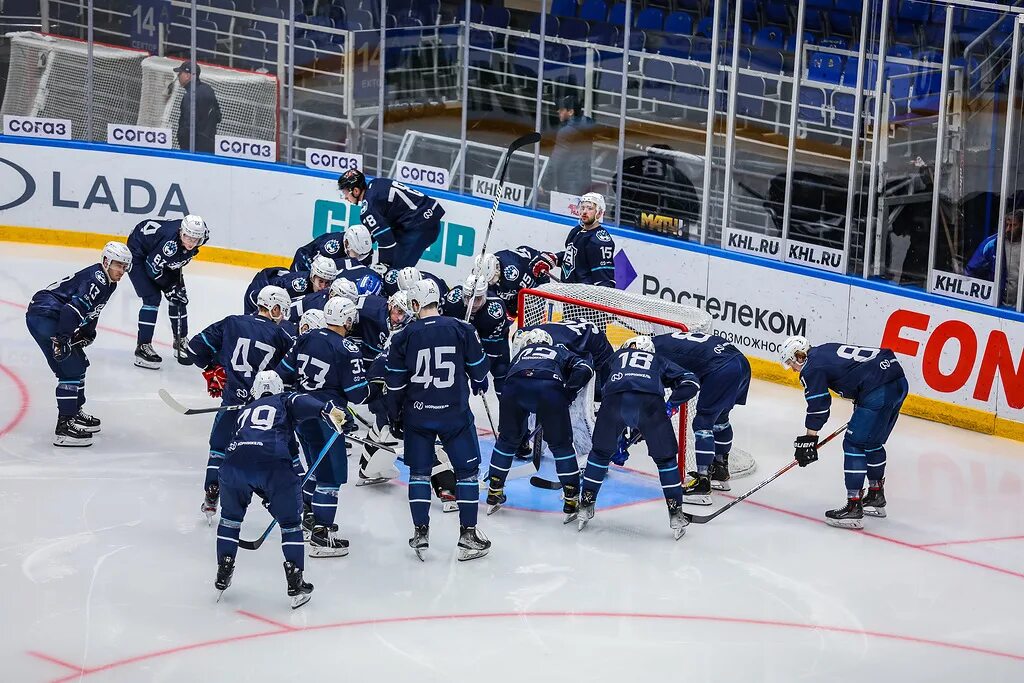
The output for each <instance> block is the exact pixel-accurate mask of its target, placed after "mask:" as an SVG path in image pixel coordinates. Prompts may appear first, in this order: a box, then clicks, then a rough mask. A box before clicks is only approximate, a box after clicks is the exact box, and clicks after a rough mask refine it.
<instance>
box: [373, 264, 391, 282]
mask: <svg viewBox="0 0 1024 683" xmlns="http://www.w3.org/2000/svg"><path fill="white" fill-rule="evenodd" d="M370 270H372V271H373V272H375V273H377V275H380V277H381V279H383V278H384V276H385V275H386V274H387V272H388V271H389V270H391V266H390V265H388V264H387V263H374V264H373V265H372V266H370Z"/></svg>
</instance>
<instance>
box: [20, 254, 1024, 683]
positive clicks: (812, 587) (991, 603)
mask: <svg viewBox="0 0 1024 683" xmlns="http://www.w3.org/2000/svg"><path fill="white" fill-rule="evenodd" d="M0 252H2V255H0V281H2V284H3V286H2V295H0V323H2V324H0V518H2V519H3V520H4V522H3V524H2V525H0V586H2V591H0V595H2V597H0V624H2V626H3V628H2V631H3V634H4V635H3V638H0V662H2V664H0V672H2V673H0V680H3V681H10V682H19V683H20V682H22V681H74V680H84V679H88V680H97V681H156V680H158V681H198V680H211V679H213V680H220V681H243V680H274V681H290V680H306V681H309V680H317V679H323V680H378V681H424V680H430V681H459V680H464V679H465V678H466V677H467V676H469V677H472V678H473V679H476V680H481V681H487V682H491V681H522V680H527V679H533V680H556V679H559V680H574V681H591V680H594V681H619V680H623V679H628V678H630V677H632V676H636V677H637V678H638V679H644V680H647V679H655V680H656V679H662V680H664V679H667V678H671V679H672V680H682V681H687V683H689V682H697V681H778V682H789V681H797V680H799V681H851V680H870V681H963V680H976V681H979V682H981V681H984V682H986V683H988V682H1001V681H1006V682H1012V681H1017V682H1019V681H1024V617H1022V613H1024V506H1022V504H1021V503H1022V500H1024V446H1022V444H1020V443H1018V442H1014V441H1009V440H1004V439H1000V438H995V437H989V436H984V435H980V434H976V433H972V432H967V431H962V430H959V429H955V428H952V427H947V426H944V425H940V424H936V423H932V422H927V421H923V420H919V419H915V418H910V417H903V418H901V420H900V422H899V424H898V425H897V427H896V430H895V433H894V436H893V438H892V439H891V441H890V442H889V447H888V449H887V450H888V473H887V486H886V488H887V496H888V498H889V506H888V512H889V517H888V518H887V519H881V520H879V519H872V518H868V519H866V520H865V530H864V531H863V532H853V531H847V530H840V529H834V528H831V527H828V526H826V525H825V524H824V523H823V522H822V513H823V511H824V510H826V509H829V508H833V507H837V506H839V505H841V504H842V503H843V502H844V496H845V490H844V486H843V478H842V477H843V475H842V469H843V467H842V449H841V448H840V447H839V443H838V440H837V441H836V442H833V444H830V445H829V446H826V447H824V448H823V449H822V455H821V460H820V462H818V463H816V464H814V465H812V466H810V467H808V468H806V469H794V470H792V471H790V472H789V473H787V474H786V475H784V476H783V477H781V478H779V479H778V480H777V481H775V482H773V483H772V484H770V485H769V486H767V487H765V488H764V489H763V490H761V491H759V492H758V493H757V494H756V495H755V496H753V497H752V498H751V499H750V500H748V501H747V502H744V503H742V504H740V505H738V506H736V507H735V508H734V509H732V510H730V511H729V512H728V513H726V514H724V515H722V516H721V517H719V518H717V519H716V520H715V521H713V522H711V523H709V524H707V525H702V526H698V525H691V526H690V527H689V528H688V530H687V534H686V535H685V536H684V537H683V538H682V539H681V540H679V541H678V542H675V541H673V540H672V535H671V532H670V530H669V527H668V517H667V514H666V513H665V510H664V504H663V502H661V501H660V490H659V489H658V486H657V480H656V479H654V478H652V477H651V475H650V474H649V473H650V472H653V471H654V468H653V464H652V463H651V462H650V461H649V460H647V458H646V456H645V455H644V453H643V449H642V448H637V449H635V452H634V454H633V456H632V458H631V460H630V462H629V463H628V464H629V466H630V467H631V468H634V469H635V470H639V471H626V470H621V469H619V470H616V469H615V468H613V472H612V473H611V475H610V483H609V487H610V488H609V490H614V489H616V488H617V490H619V491H622V492H624V493H622V496H623V499H622V500H623V501H625V502H620V501H619V499H618V498H616V497H615V496H613V495H610V494H609V499H608V500H605V498H604V492H602V500H599V503H598V513H597V516H596V517H595V519H594V520H593V521H592V522H591V523H590V525H589V526H588V528H587V529H586V530H585V531H584V532H583V533H578V532H577V531H576V528H575V525H570V526H563V525H562V524H561V519H560V515H558V514H553V513H551V512H550V511H553V510H556V509H557V508H558V507H559V506H560V504H559V502H558V494H557V492H552V491H544V490H540V489H532V488H530V487H529V486H528V484H527V481H526V480H525V479H521V480H517V481H515V482H513V483H511V484H510V485H509V487H508V493H509V496H510V507H508V508H506V509H503V510H501V511H500V512H499V513H498V514H496V515H494V516H492V517H484V516H483V515H481V522H480V527H481V529H483V531H484V532H485V533H486V534H487V535H488V536H489V538H490V539H491V541H492V542H493V547H492V549H491V553H490V555H489V556H487V557H486V558H483V559H481V560H477V561H474V562H468V563H458V562H457V561H456V560H455V552H454V550H455V543H456V540H457V535H458V520H457V519H456V515H442V513H441V510H440V506H439V505H437V504H435V507H434V508H433V510H432V513H431V514H432V532H433V533H432V535H431V541H432V544H431V551H430V556H429V558H428V561H427V562H425V563H421V562H419V561H418V560H417V559H416V558H415V556H414V555H413V553H412V552H411V551H410V549H409V548H408V546H407V544H406V541H407V539H408V537H409V535H410V532H411V528H412V527H411V521H410V518H409V510H408V506H407V502H406V489H405V487H404V486H403V485H402V484H400V483H391V484H388V485H384V486H378V487H364V488H356V487H355V486H353V485H352V484H349V485H347V486H345V487H344V488H343V489H342V495H341V505H340V509H339V516H338V521H339V523H340V524H341V528H342V531H343V532H344V534H345V536H346V537H347V538H348V539H349V540H350V541H351V552H350V554H349V556H347V557H344V558H331V559H307V562H306V578H307V579H308V580H309V581H311V582H312V583H313V584H315V586H316V589H315V592H314V593H313V599H312V600H311V601H310V602H309V603H308V604H307V605H306V606H304V607H302V608H301V609H299V610H296V611H292V610H291V609H290V607H289V603H288V599H287V597H286V595H285V582H284V576H283V572H282V569H281V562H282V557H281V553H280V546H279V545H278V543H277V541H278V538H279V536H278V534H277V532H276V531H275V532H274V534H273V535H272V536H271V537H270V539H268V542H267V543H266V544H265V545H264V546H263V547H262V548H261V549H260V550H258V551H256V552H246V551H239V552H240V554H239V557H238V568H237V570H236V572H235V577H234V582H233V585H232V586H231V588H230V589H229V590H228V591H227V592H226V593H225V594H224V596H223V599H222V600H221V601H220V602H219V603H217V602H216V597H217V592H216V591H215V590H214V588H213V578H214V574H215V569H216V562H215V552H214V539H215V527H210V526H207V524H206V521H205V519H204V518H203V516H202V515H201V514H200V512H199V503H200V500H201V498H202V490H201V489H202V478H203V471H204V468H205V466H206V457H207V437H208V432H209V426H210V420H211V418H210V416H196V417H184V416H181V415H178V414H175V413H173V412H172V411H170V410H169V409H168V408H167V407H166V406H165V405H164V404H163V403H162V402H161V401H160V400H159V399H158V398H157V395H156V392H157V390H158V389H159V388H160V387H166V388H167V389H168V390H169V391H171V393H173V394H174V395H176V396H178V397H179V398H180V399H182V400H187V401H188V402H190V403H193V404H200V405H211V404H213V400H212V399H210V398H208V397H207V396H206V395H205V391H204V388H205V387H204V383H203V380H202V377H201V375H200V373H199V371H198V370H197V369H196V368H193V367H180V366H178V365H177V364H175V363H174V362H173V361H172V360H170V358H169V354H168V353H165V352H167V351H168V346H167V343H168V341H169V327H168V325H167V318H166V308H164V310H162V311H161V318H160V321H159V323H158V327H157V341H158V345H157V350H158V352H161V353H163V354H164V356H165V363H164V367H163V368H162V369H161V370H160V371H158V372H153V371H148V370H142V369H139V368H136V367H134V366H133V365H132V351H133V349H134V344H135V341H134V339H135V319H136V314H137V311H138V307H139V305H140V302H139V300H138V298H137V297H136V296H135V294H134V292H133V290H132V288H131V285H130V283H128V282H127V279H126V280H125V281H124V282H123V283H122V285H121V287H119V291H117V292H116V293H115V295H114V296H113V297H112V300H111V302H110V304H109V305H108V306H107V308H106V309H105V310H104V312H103V315H102V317H101V319H100V329H99V335H98V338H97V340H96V343H95V344H94V345H93V346H91V347H90V348H89V351H88V354H89V358H90V360H91V363H92V364H91V367H90V369H89V374H88V389H87V394H88V398H89V403H88V405H87V407H86V409H87V410H88V411H89V412H90V413H92V414H95V415H96V416H97V417H100V418H101V419H102V420H103V431H102V432H101V433H100V434H99V435H97V438H96V439H95V444H94V445H93V446H92V447H91V448H88V449H58V448H55V447H53V446H51V445H50V440H51V437H52V434H53V426H54V421H55V410H54V398H53V389H54V378H53V377H52V375H51V374H50V372H49V370H48V369H47V367H46V365H45V363H44V360H43V358H42V356H41V354H40V353H39V351H38V348H37V347H36V346H35V345H34V343H33V342H32V340H31V338H30V336H29V335H28V332H27V330H26V328H25V323H24V314H25V305H26V304H27V302H28V300H29V299H30V297H31V295H32V293H33V292H34V291H36V290H37V289H40V288H42V287H44V286H45V285H47V284H48V283H50V282H52V281H55V280H57V279H59V278H61V277H64V276H66V275H69V274H71V273H73V272H74V271H76V270H78V269H80V268H82V267H84V266H85V265H88V264H90V263H93V262H95V261H96V260H97V254H96V253H95V252H94V251H92V250H84V249H70V248H59V247H38V246H22V245H14V244H11V243H3V246H2V249H0ZM250 277H251V271H250V270H247V269H242V268H236V267H231V266H222V265H213V264H208V263H194V264H192V265H190V266H189V267H188V271H187V279H188V283H189V293H190V297H191V299H192V303H191V305H190V320H191V327H192V331H193V332H196V331H198V330H200V329H201V328H202V327H204V326H205V325H206V324H208V323H210V322H213V321H214V320H216V319H219V318H220V317H222V316H224V315H227V314H229V313H235V312H239V309H240V303H241V296H242V292H243V291H244V288H245V285H246V284H247V282H248V280H249V278H250ZM811 341H812V343H814V342H815V341H818V342H822V341H827V340H811ZM911 390H912V391H913V387H912V388H911ZM491 404H492V409H494V410H496V408H497V403H496V401H495V400H494V397H493V395H492V396H491ZM476 409H477V413H478V418H477V425H478V427H479V428H480V430H481V445H482V450H483V451H484V452H485V454H489V450H490V448H489V447H490V444H491V443H492V438H491V436H490V434H489V432H488V430H486V425H487V422H486V419H485V418H484V417H483V415H482V410H480V409H479V405H477V406H476ZM803 411H804V408H803V400H802V396H801V394H800V393H799V392H798V391H795V390H793V389H790V388H786V387H782V386H778V385H773V384H767V383H764V382H759V381H755V383H754V385H753V387H752V390H751V392H750V401H749V403H748V405H747V406H746V407H745V408H738V409H737V410H735V411H734V412H733V423H734V425H735V430H736V437H735V439H736V443H737V445H738V446H741V447H742V448H744V449H745V450H747V451H749V452H751V453H752V454H753V455H754V456H755V458H756V459H757V461H758V463H759V469H758V471H757V472H755V473H754V474H753V475H752V476H750V477H746V478H743V479H737V480H734V481H733V491H732V493H733V494H739V493H742V492H744V491H746V490H747V489H748V488H749V487H751V486H753V485H754V484H756V483H757V482H759V481H761V480H762V479H763V478H765V477H767V476H768V475H769V474H770V473H771V472H773V471H774V470H776V469H778V468H779V467H781V466H783V465H784V464H785V463H786V462H788V461H789V459H790V458H791V456H792V439H793V436H794V435H796V434H798V433H800V432H801V430H802V420H803ZM850 411H851V407H850V405H849V404H848V403H846V402H842V401H839V402H837V403H836V404H835V407H834V411H833V416H832V419H831V420H830V422H829V426H827V427H826V432H827V431H831V430H830V429H829V428H830V427H831V429H834V428H835V427H836V426H838V425H840V424H842V421H845V419H846V418H847V417H848V416H849V414H850ZM485 458H486V455H485ZM354 473H355V464H354V463H353V464H352V465H350V476H352V475H354ZM645 492H646V493H645ZM645 496H646V498H645ZM716 500H717V501H719V503H716V505H717V504H720V503H724V502H727V501H728V500H729V499H728V498H727V497H726V496H724V495H719V494H716ZM645 501H646V502H645ZM602 503H604V504H605V507H602ZM694 512H699V513H700V514H707V512H708V509H707V508H700V509H695V510H694ZM267 523H269V516H268V515H267V514H266V513H265V512H264V511H263V509H262V508H260V507H259V506H258V505H256V506H255V507H253V508H251V509H250V514H249V516H248V518H247V519H246V523H245V526H244V527H243V530H242V536H243V537H244V538H253V537H255V536H257V535H258V534H259V533H260V532H261V531H262V529H263V528H265V526H266V524H267Z"/></svg>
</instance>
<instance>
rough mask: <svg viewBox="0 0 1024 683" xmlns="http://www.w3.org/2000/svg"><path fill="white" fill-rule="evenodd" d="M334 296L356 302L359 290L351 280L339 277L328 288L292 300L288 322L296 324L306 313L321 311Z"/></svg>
mask: <svg viewBox="0 0 1024 683" xmlns="http://www.w3.org/2000/svg"><path fill="white" fill-rule="evenodd" d="M336 296H343V297H345V298H347V299H349V300H350V301H356V300H357V299H359V288H358V287H356V283H354V282H352V281H351V280H348V279H346V278H343V277H339V278H338V279H337V280H335V281H334V282H332V283H331V286H330V287H328V288H326V289H321V290H320V291H318V292H312V293H310V294H307V295H305V296H304V297H302V298H301V299H295V300H293V301H292V307H291V312H290V313H289V314H288V317H289V320H291V321H292V322H298V320H299V318H301V317H302V316H303V315H305V314H306V312H307V311H323V310H324V306H326V305H327V301H328V300H329V299H333V298H334V297H336Z"/></svg>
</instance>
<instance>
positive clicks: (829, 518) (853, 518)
mask: <svg viewBox="0 0 1024 683" xmlns="http://www.w3.org/2000/svg"><path fill="white" fill-rule="evenodd" d="M825 524H828V525H829V526H834V527H837V528H839V529H863V528H864V505H863V504H862V503H861V501H860V499H859V498H851V499H849V500H848V501H846V507H841V508H837V509H835V510H829V511H827V512H826V513H825Z"/></svg>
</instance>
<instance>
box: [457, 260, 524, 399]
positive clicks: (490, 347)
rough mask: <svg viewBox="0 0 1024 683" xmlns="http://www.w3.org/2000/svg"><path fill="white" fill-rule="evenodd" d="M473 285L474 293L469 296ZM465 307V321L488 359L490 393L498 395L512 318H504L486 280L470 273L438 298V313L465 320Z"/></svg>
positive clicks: (506, 359)
mask: <svg viewBox="0 0 1024 683" xmlns="http://www.w3.org/2000/svg"><path fill="white" fill-rule="evenodd" d="M474 286H475V287H476V292H475V295H471V294H470V293H471V292H473V287H474ZM467 307H469V308H470V309H471V313H470V315H469V324H470V325H472V326H473V328H474V329H475V330H476V332H477V334H478V335H480V343H482V344H483V348H484V353H486V354H487V357H488V358H489V359H490V361H491V362H490V367H491V376H492V377H493V378H494V392H495V393H496V394H498V396H501V392H502V389H503V387H504V385H505V373H507V372H508V364H509V360H510V359H509V340H508V332H509V329H510V328H511V327H512V319H511V318H509V317H508V313H507V312H506V310H505V304H504V303H503V302H502V301H501V299H499V298H498V297H497V296H495V295H493V294H491V293H490V292H488V287H487V281H486V280H484V279H483V278H481V277H476V276H474V275H470V276H469V277H467V278H466V283H465V284H464V285H457V286H455V287H452V290H451V291H450V292H448V296H446V297H445V298H444V299H443V300H442V301H441V314H442V315H446V316H451V317H453V318H458V319H459V320H465V319H466V308H467Z"/></svg>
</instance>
